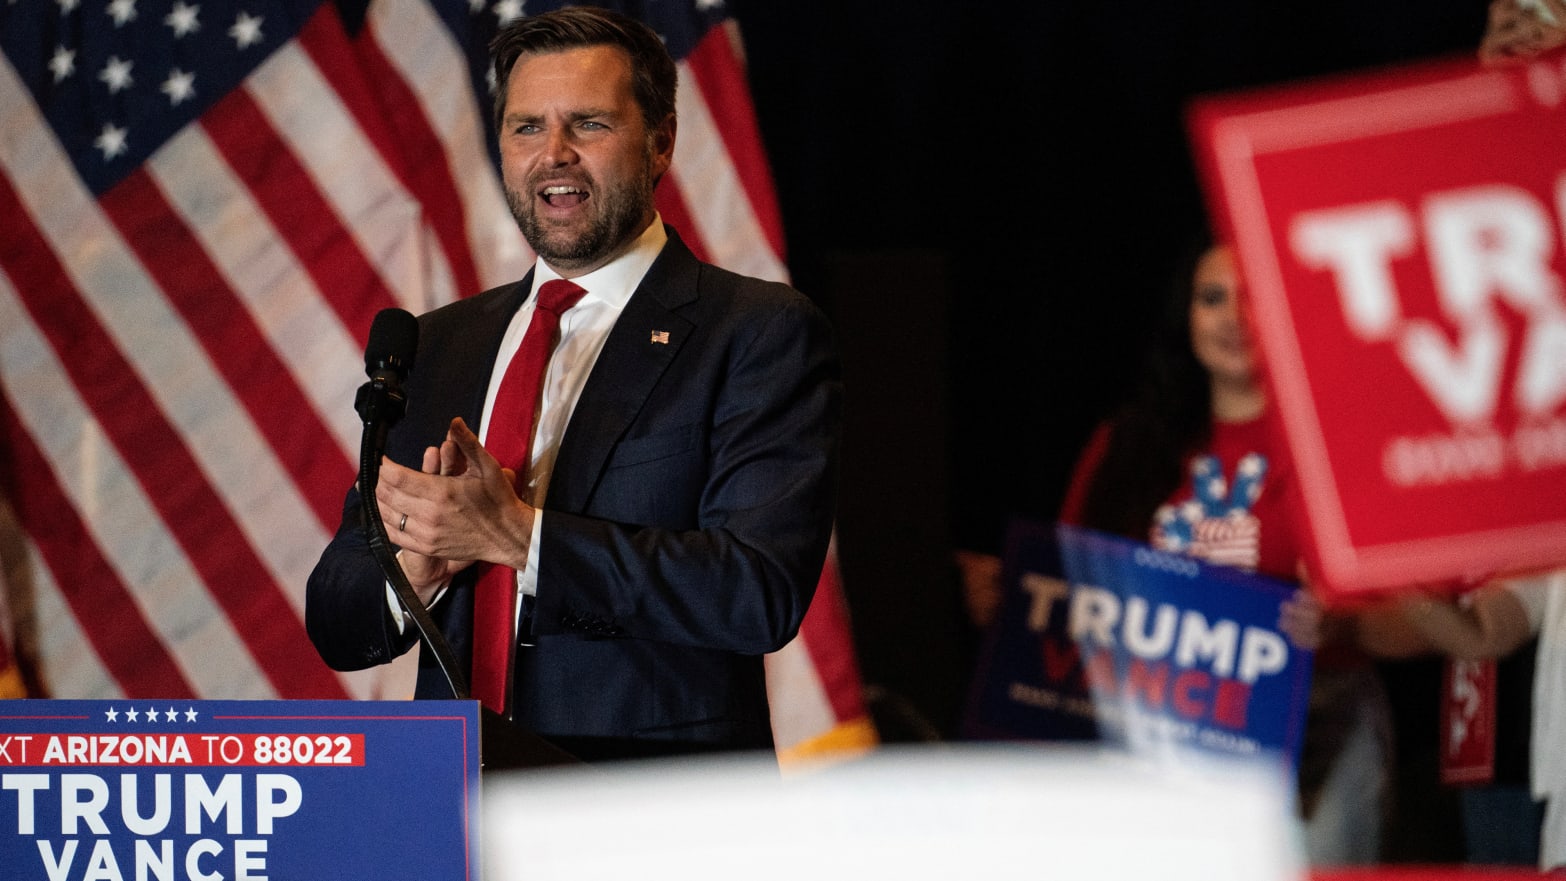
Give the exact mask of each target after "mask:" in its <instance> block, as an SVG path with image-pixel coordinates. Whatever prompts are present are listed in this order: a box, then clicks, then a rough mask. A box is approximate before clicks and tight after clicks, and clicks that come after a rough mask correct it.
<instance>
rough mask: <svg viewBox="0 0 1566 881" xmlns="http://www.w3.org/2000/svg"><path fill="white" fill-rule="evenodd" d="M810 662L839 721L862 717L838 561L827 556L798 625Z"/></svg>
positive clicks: (860, 698) (863, 713) (859, 692)
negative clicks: (802, 618) (811, 598)
mask: <svg viewBox="0 0 1566 881" xmlns="http://www.w3.org/2000/svg"><path fill="white" fill-rule="evenodd" d="M799 632H800V634H801V635H802V636H803V637H804V638H805V648H806V650H808V651H809V653H810V661H811V663H813V664H814V665H815V667H816V675H817V676H819V677H820V678H821V687H822V689H823V690H825V691H826V695H827V700H828V701H830V702H831V704H832V713H833V715H835V716H836V717H837V720H838V721H839V722H846V721H848V720H850V719H857V718H860V717H861V716H864V715H865V713H866V711H865V702H864V695H863V694H862V693H861V691H860V678H859V665H858V663H857V662H856V660H855V658H854V652H853V639H852V637H851V635H850V632H849V625H848V616H847V615H846V614H845V612H844V606H843V589H842V584H841V582H839V580H838V576H837V561H836V560H834V559H832V558H831V557H828V558H827V561H826V564H825V566H823V567H822V570H821V580H820V582H819V583H818V584H817V586H816V596H815V599H814V600H813V601H812V602H811V603H810V609H809V610H808V611H806V612H805V620H804V622H803V623H802V624H800V628H799Z"/></svg>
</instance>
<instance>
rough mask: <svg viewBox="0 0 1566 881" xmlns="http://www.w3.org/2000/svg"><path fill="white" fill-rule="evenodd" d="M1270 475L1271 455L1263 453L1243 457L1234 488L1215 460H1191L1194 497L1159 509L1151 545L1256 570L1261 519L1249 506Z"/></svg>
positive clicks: (1212, 561)
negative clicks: (1268, 457) (1268, 474)
mask: <svg viewBox="0 0 1566 881" xmlns="http://www.w3.org/2000/svg"><path fill="white" fill-rule="evenodd" d="M1266 476H1267V457H1266V456H1263V455H1262V454H1260V453H1255V452H1251V453H1246V454H1245V455H1244V456H1242V457H1240V461H1239V464H1238V465H1237V466H1236V467H1235V474H1234V482H1233V486H1232V487H1231V486H1230V485H1229V482H1228V480H1226V478H1225V475H1224V473H1223V466H1222V465H1221V464H1220V463H1219V461H1218V457H1217V456H1212V455H1203V456H1197V457H1196V458H1194V459H1192V460H1191V487H1192V496H1191V498H1189V499H1187V500H1185V501H1183V502H1171V503H1168V504H1165V505H1162V506H1160V507H1159V509H1158V511H1157V512H1156V513H1155V514H1154V515H1153V528H1152V536H1151V543H1152V545H1153V547H1155V548H1157V549H1159V550H1161V551H1172V552H1175V553H1181V554H1187V555H1189V556H1192V557H1200V558H1201V559H1203V560H1206V561H1208V562H1209V563H1217V564H1218V565H1221V566H1233V567H1235V568H1237V569H1244V570H1246V571H1251V572H1254V571H1255V570H1256V564H1257V562H1258V561H1259V560H1260V558H1261V521H1260V520H1257V519H1256V516H1255V515H1254V514H1252V513H1251V506H1252V505H1254V504H1255V503H1256V500H1257V499H1258V498H1260V497H1261V493H1262V484H1263V481H1264V480H1265V479H1266Z"/></svg>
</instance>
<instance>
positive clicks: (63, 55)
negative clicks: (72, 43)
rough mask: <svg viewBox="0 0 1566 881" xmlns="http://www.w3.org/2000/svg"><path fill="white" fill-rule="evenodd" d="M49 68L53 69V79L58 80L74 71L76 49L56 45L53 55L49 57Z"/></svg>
mask: <svg viewBox="0 0 1566 881" xmlns="http://www.w3.org/2000/svg"><path fill="white" fill-rule="evenodd" d="M49 69H50V70H52V71H54V81H55V82H59V81H61V80H63V79H65V78H66V77H68V76H70V75H71V74H73V73H75V72H76V50H74V49H67V48H65V47H64V46H57V47H55V50H54V57H53V58H50V59H49Z"/></svg>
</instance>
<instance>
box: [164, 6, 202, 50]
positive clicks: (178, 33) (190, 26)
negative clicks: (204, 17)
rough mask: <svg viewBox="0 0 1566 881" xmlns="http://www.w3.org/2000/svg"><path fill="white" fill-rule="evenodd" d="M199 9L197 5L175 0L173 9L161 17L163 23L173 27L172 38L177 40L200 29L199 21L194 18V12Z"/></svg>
mask: <svg viewBox="0 0 1566 881" xmlns="http://www.w3.org/2000/svg"><path fill="white" fill-rule="evenodd" d="M200 11H201V7H200V6H199V5H197V6H189V5H186V4H185V2H184V0H176V2H175V4H174V11H173V12H170V13H169V14H168V15H165V16H164V17H163V23H164V24H166V25H168V26H169V27H171V28H173V29H174V38H175V39H176V40H177V39H179V38H180V37H183V36H185V35H186V34H193V33H195V32H196V31H199V30H201V22H199V21H197V20H196V13H198V12H200Z"/></svg>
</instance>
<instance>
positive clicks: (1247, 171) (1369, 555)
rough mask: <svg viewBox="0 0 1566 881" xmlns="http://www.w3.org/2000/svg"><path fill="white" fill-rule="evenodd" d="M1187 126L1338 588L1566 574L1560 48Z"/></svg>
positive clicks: (1214, 106) (1317, 91)
mask: <svg viewBox="0 0 1566 881" xmlns="http://www.w3.org/2000/svg"><path fill="white" fill-rule="evenodd" d="M1191 122H1192V131H1193V136H1194V138H1195V140H1196V142H1197V148H1198V152H1199V154H1200V156H1201V159H1202V160H1203V162H1204V172H1205V174H1206V183H1207V190H1208V196H1209V201H1210V202H1211V203H1212V205H1213V207H1214V209H1215V215H1217V216H1218V217H1220V218H1221V221H1222V222H1221V225H1220V226H1221V231H1222V232H1223V234H1225V235H1226V236H1227V237H1228V238H1229V240H1230V241H1232V242H1233V243H1234V245H1235V247H1236V250H1237V253H1238V255H1239V260H1240V263H1241V266H1242V269H1243V271H1244V274H1245V279H1246V282H1247V285H1248V289H1249V292H1250V301H1249V306H1250V314H1251V320H1252V324H1253V327H1254V329H1255V331H1256V334H1257V339H1258V342H1259V345H1260V350H1261V355H1262V360H1263V363H1264V365H1265V372H1266V375H1267V383H1268V387H1269V390H1270V392H1271V394H1272V397H1273V400H1274V401H1275V402H1276V407H1277V414H1278V416H1279V417H1280V423H1281V426H1282V430H1283V433H1284V435H1285V437H1286V440H1287V443H1288V446H1289V448H1290V450H1291V452H1292V454H1293V457H1294V460H1295V462H1296V465H1297V469H1298V476H1299V480H1300V483H1301V486H1300V490H1301V497H1302V499H1303V501H1304V505H1305V519H1306V521H1307V525H1308V530H1307V531H1308V536H1306V540H1305V544H1306V546H1307V553H1308V555H1309V557H1310V560H1311V564H1312V566H1313V569H1314V571H1315V572H1316V573H1317V574H1318V576H1319V578H1320V579H1321V580H1322V581H1323V582H1324V583H1325V585H1326V586H1327V587H1328V588H1329V590H1330V591H1331V593H1332V595H1333V596H1335V597H1337V598H1343V597H1346V596H1355V595H1369V594H1372V593H1375V592H1378V591H1384V590H1387V589H1391V588H1395V587H1398V586H1402V585H1408V584H1411V583H1444V582H1459V581H1463V580H1473V579H1477V578H1481V577H1485V576H1490V575H1495V574H1499V573H1503V572H1509V571H1516V570H1524V569H1530V568H1538V567H1545V566H1551V565H1556V564H1559V563H1561V562H1563V561H1566V257H1563V253H1566V240H1563V238H1562V232H1563V229H1566V224H1563V220H1566V54H1560V53H1557V54H1555V55H1552V56H1546V57H1544V58H1541V59H1539V60H1536V61H1534V62H1532V63H1530V64H1528V65H1524V66H1520V67H1516V68H1509V69H1505V70H1483V69H1481V68H1479V67H1478V66H1477V64H1476V63H1473V62H1469V61H1467V60H1456V61H1442V62H1436V63H1430V64H1425V65H1419V66H1415V67H1409V68H1404V69H1400V70H1395V71H1391V72H1384V73H1378V74H1375V75H1370V76H1362V77H1358V78H1354V79H1348V80H1336V81H1331V82H1318V83H1310V84H1302V85H1296V86H1291V87H1285V88H1280V89H1276V90H1271V91H1266V92H1257V93H1252V94H1246V95H1238V96H1230V97H1222V98H1213V99H1207V100H1203V101H1199V102H1198V103H1197V104H1196V105H1195V107H1194V108H1193V112H1192V115H1191Z"/></svg>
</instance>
